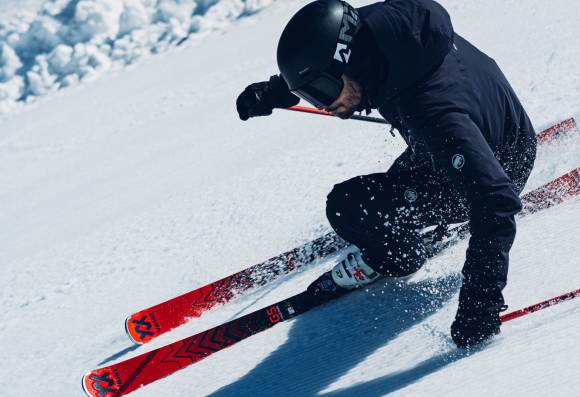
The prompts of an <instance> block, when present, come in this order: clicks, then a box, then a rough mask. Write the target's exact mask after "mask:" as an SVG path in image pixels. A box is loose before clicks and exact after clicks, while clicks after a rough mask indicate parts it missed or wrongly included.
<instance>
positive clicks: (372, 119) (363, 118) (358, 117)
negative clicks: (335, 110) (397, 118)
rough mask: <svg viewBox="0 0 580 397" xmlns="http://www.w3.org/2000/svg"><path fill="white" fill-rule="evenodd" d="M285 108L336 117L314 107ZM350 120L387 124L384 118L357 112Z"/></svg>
mask: <svg viewBox="0 0 580 397" xmlns="http://www.w3.org/2000/svg"><path fill="white" fill-rule="evenodd" d="M284 109H286V110H292V111H294V112H302V113H310V114H318V115H320V116H331V117H336V116H334V115H333V114H331V113H329V112H327V111H325V110H319V109H314V108H309V107H306V106H292V107H289V108H284ZM351 119H352V120H360V121H367V122H369V123H379V124H389V123H387V121H386V120H384V119H380V118H378V117H369V116H361V115H358V114H355V115H352V116H351Z"/></svg>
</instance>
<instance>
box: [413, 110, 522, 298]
mask: <svg viewBox="0 0 580 397" xmlns="http://www.w3.org/2000/svg"><path fill="white" fill-rule="evenodd" d="M426 125H427V126H428V127H427V128H424V130H423V131H422V134H421V135H422V137H423V138H424V139H425V144H426V145H427V148H428V150H429V152H430V153H431V155H432V156H433V161H434V164H435V166H436V167H437V168H440V169H443V170H444V171H445V173H446V174H447V176H448V177H449V179H450V180H451V181H452V183H453V184H454V185H455V186H457V187H458V188H459V189H460V190H461V191H463V192H464V194H465V196H466V197H467V200H468V202H469V204H470V213H469V217H470V222H469V227H470V231H471V239H470V241H469V247H468V249H467V255H466V261H465V266H464V268H463V275H464V286H465V285H473V286H474V287H476V288H478V289H482V288H483V289H485V288H488V287H491V288H499V290H501V289H503V287H504V286H505V284H506V280H507V271H508V263H509V256H508V255H509V250H510V248H511V246H512V243H513V241H514V238H515V234H516V224H515V218H514V216H515V215H516V214H517V213H518V212H519V211H520V210H521V207H522V206H521V201H520V199H519V197H518V193H517V191H516V188H515V187H514V185H513V183H512V182H511V180H510V179H509V177H508V176H507V175H506V173H505V171H504V169H503V167H502V166H501V164H500V163H499V161H498V160H497V159H496V158H495V156H494V154H493V152H492V150H491V148H490V147H489V145H488V143H487V142H486V140H485V138H484V136H483V134H482V133H481V131H480V129H479V128H478V127H477V125H476V124H475V123H474V122H473V121H472V120H471V118H470V117H469V116H468V115H467V114H465V113H461V112H459V111H452V112H446V113H443V114H440V115H438V116H436V117H434V118H433V119H432V120H430V122H429V123H428V124H426Z"/></svg>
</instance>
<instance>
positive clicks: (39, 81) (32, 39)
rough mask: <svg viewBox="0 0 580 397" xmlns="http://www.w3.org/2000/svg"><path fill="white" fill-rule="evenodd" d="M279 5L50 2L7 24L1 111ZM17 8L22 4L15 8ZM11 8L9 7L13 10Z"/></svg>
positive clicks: (173, 0) (169, 0) (259, 0)
mask: <svg viewBox="0 0 580 397" xmlns="http://www.w3.org/2000/svg"><path fill="white" fill-rule="evenodd" d="M270 3H271V0H247V1H246V0H221V1H218V0H215V1H214V0H203V1H200V2H196V1H193V0H46V1H45V2H44V3H41V4H39V3H38V2H31V3H30V4H29V7H30V8H29V10H27V11H21V12H19V13H16V14H15V15H13V16H12V17H11V18H8V19H6V17H5V18H4V21H5V22H4V23H3V24H0V113H9V112H11V111H14V110H15V109H17V108H19V105H20V106H21V105H22V103H23V102H31V101H33V100H34V99H36V98H37V97H39V96H43V95H46V94H48V93H50V92H53V91H56V90H58V89H61V88H64V87H69V86H71V85H74V84H76V83H78V82H79V81H80V80H94V79H96V78H98V77H100V76H102V75H103V74H105V73H106V72H107V71H109V70H111V69H113V68H115V67H122V66H126V65H131V64H134V63H136V62H137V61H138V60H140V59H141V58H144V57H147V56H149V55H152V54H158V53H161V52H165V51H167V50H168V49H170V48H172V47H175V46H178V45H183V44H184V43H187V42H188V43H194V42H196V41H199V40H200V39H201V38H203V37H204V36H205V35H207V33H209V32H211V31H212V30H223V29H224V28H226V27H227V25H228V24H229V23H230V21H232V20H235V19H237V18H240V17H243V16H244V15H249V14H252V13H255V12H257V11H259V10H261V9H262V8H264V7H266V6H268V5H269V4H270ZM12 6H13V7H14V4H12ZM9 8H10V7H6V5H5V9H9Z"/></svg>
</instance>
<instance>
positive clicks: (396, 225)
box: [326, 149, 529, 277]
mask: <svg viewBox="0 0 580 397" xmlns="http://www.w3.org/2000/svg"><path fill="white" fill-rule="evenodd" d="M526 171H527V172H524V173H519V172H518V174H519V175H513V176H512V175H509V176H510V177H511V178H512V181H513V182H514V185H515V186H516V189H517V190H518V193H520V192H521V190H522V189H523V186H524V184H525V182H526V180H527V177H528V175H529V171H528V170H526ZM509 173H510V172H509V170H508V174H509ZM326 215H327V218H328V220H329V222H330V224H331V226H332V227H333V228H334V230H335V231H336V233H337V234H338V235H339V236H340V237H342V238H343V239H344V240H346V241H348V242H349V243H351V244H354V245H356V246H357V247H358V248H359V249H360V250H361V251H362V253H363V259H364V260H365V262H366V263H367V264H368V265H369V266H371V267H372V268H373V269H374V270H376V271H377V272H379V273H380V274H382V275H384V276H390V277H400V276H405V275H408V274H411V273H414V272H415V271H417V270H418V269H419V268H421V266H422V265H423V264H424V262H425V261H426V259H427V254H428V247H426V246H425V243H424V241H423V238H422V237H421V235H420V233H419V231H420V230H421V229H424V228H426V227H429V226H437V225H449V224H452V223H459V222H465V221H468V220H469V204H468V201H467V199H466V198H465V195H464V194H462V193H460V192H459V191H458V190H457V188H455V187H454V186H453V185H452V183H451V182H450V181H449V180H448V179H447V178H446V176H445V175H444V173H443V172H442V171H437V170H435V169H434V168H433V164H432V163H431V162H430V161H426V162H423V163H422V164H416V163H415V162H414V161H413V160H412V154H411V151H410V149H407V151H405V152H404V153H403V154H402V155H401V156H400V157H399V158H398V159H397V160H395V162H394V163H393V165H392V166H391V168H390V169H389V170H388V171H387V172H386V173H377V174H370V175H362V176H357V177H354V178H352V179H349V180H347V181H345V182H342V183H339V184H337V185H335V186H334V188H333V190H332V191H331V192H330V193H329V195H328V198H327V202H326Z"/></svg>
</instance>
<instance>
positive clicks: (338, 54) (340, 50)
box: [334, 43, 351, 63]
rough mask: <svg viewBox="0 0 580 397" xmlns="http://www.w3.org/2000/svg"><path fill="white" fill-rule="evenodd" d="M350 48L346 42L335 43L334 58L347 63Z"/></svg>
mask: <svg viewBox="0 0 580 397" xmlns="http://www.w3.org/2000/svg"><path fill="white" fill-rule="evenodd" d="M350 52H351V50H350V48H348V47H347V45H346V44H342V43H336V51H335V53H334V59H336V60H337V61H339V62H343V63H348V60H349V59H350Z"/></svg>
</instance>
